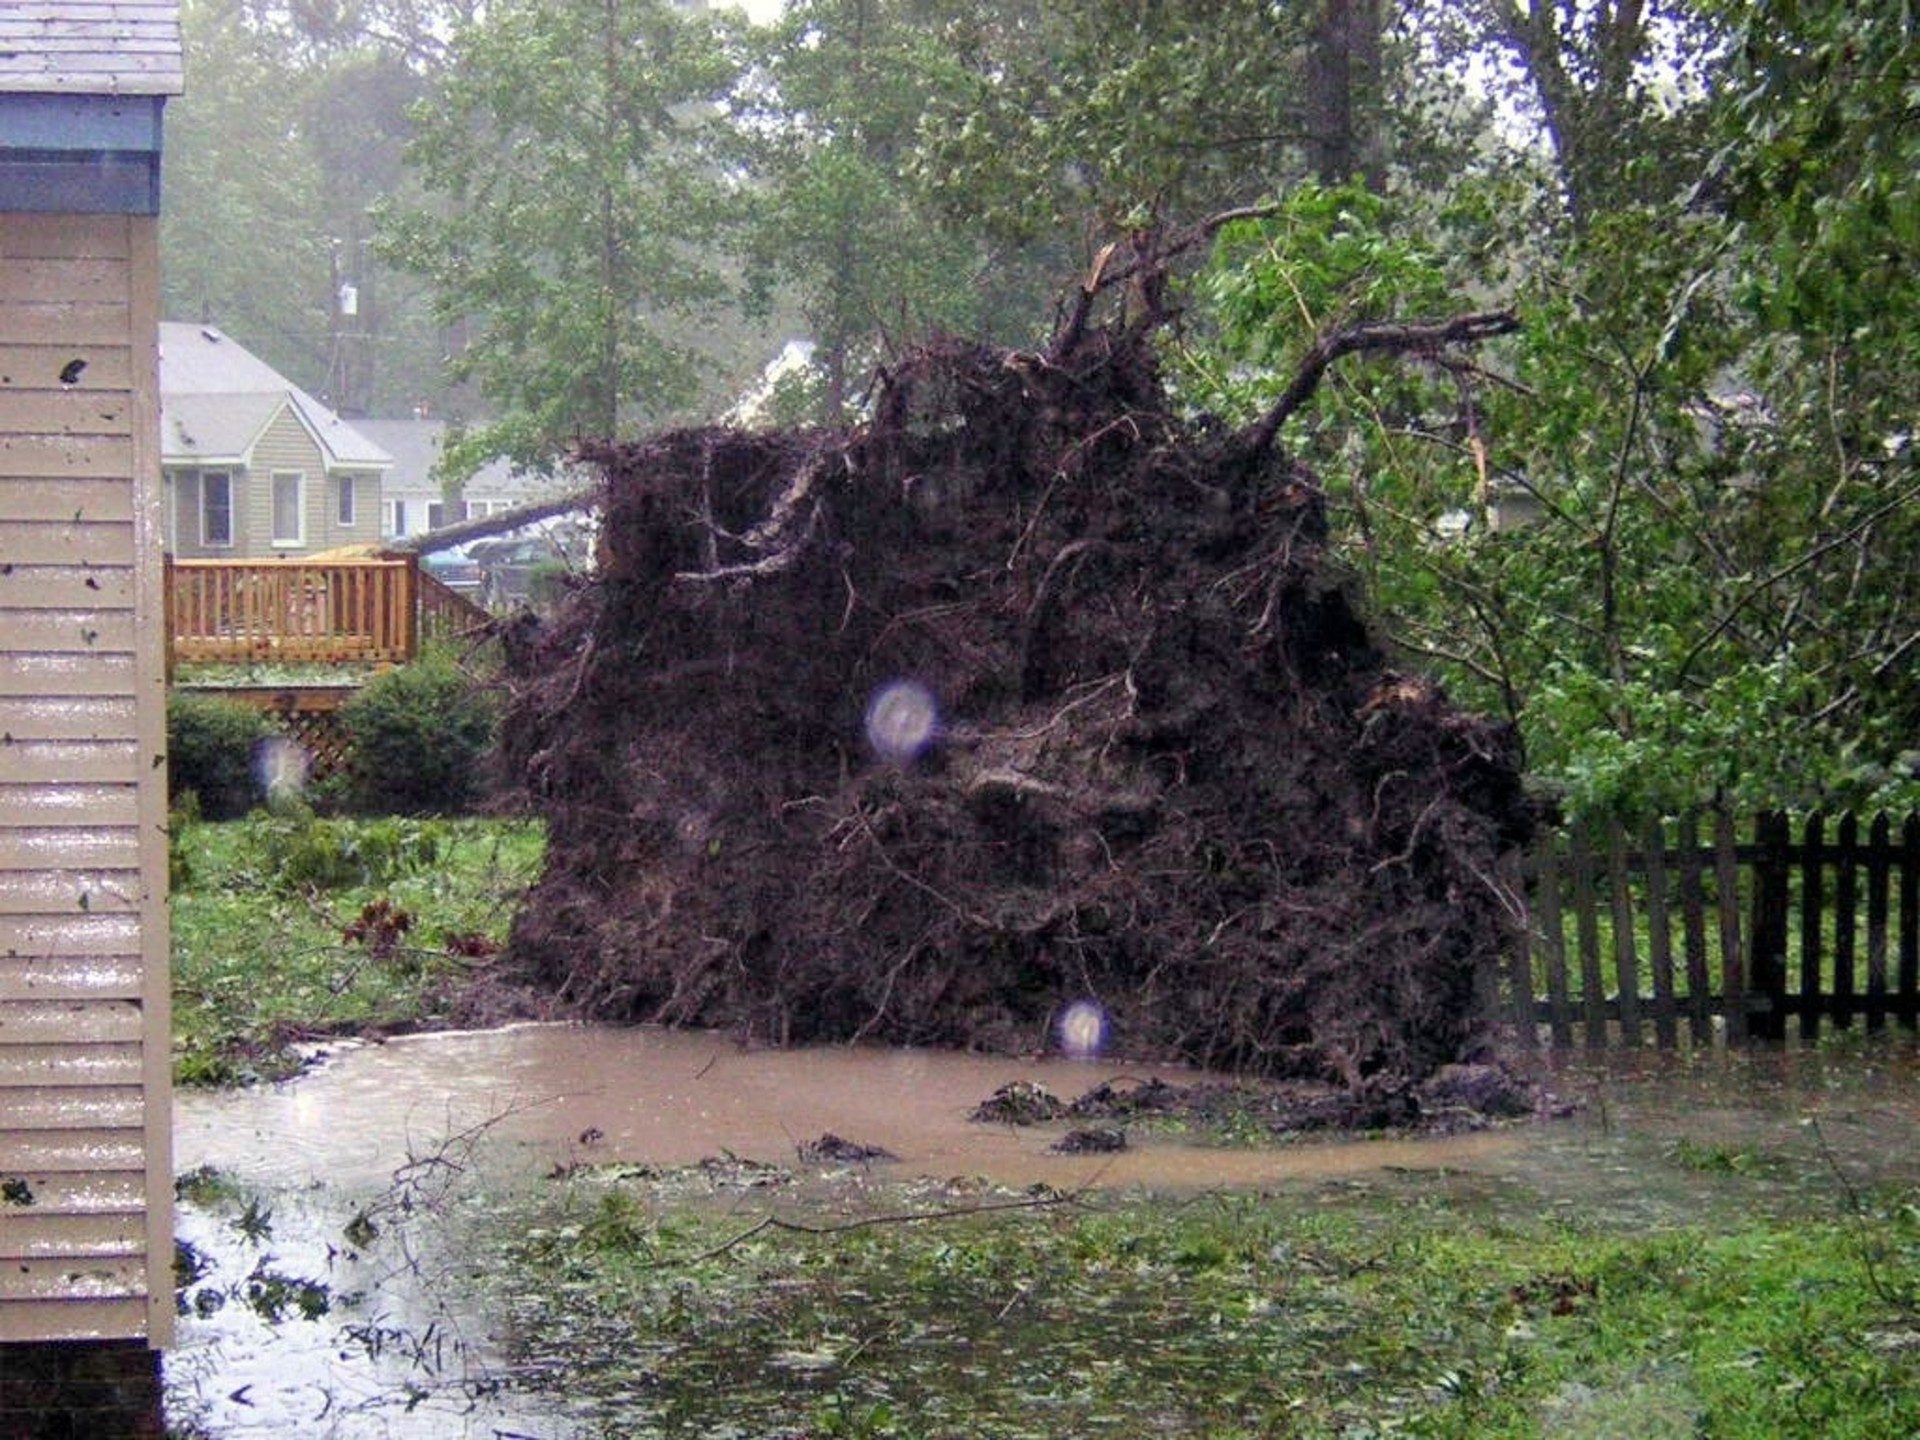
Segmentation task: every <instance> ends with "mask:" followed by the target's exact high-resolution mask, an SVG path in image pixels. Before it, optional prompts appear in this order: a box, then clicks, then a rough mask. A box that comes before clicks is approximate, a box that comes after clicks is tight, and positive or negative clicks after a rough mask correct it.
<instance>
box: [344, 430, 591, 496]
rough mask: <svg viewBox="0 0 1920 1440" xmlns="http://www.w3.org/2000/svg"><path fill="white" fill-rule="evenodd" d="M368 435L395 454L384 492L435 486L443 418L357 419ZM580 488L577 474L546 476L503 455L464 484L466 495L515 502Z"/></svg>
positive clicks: (444, 432)
mask: <svg viewBox="0 0 1920 1440" xmlns="http://www.w3.org/2000/svg"><path fill="white" fill-rule="evenodd" d="M353 423H354V425H355V426H356V427H358V429H359V430H360V432H361V433H362V434H364V435H365V436H366V437H367V438H368V439H369V440H372V441H373V442H374V443H375V444H377V445H379V446H380V447H381V448H382V449H384V450H385V451H386V452H387V453H388V454H389V455H391V456H392V457H393V470H392V473H391V474H389V475H388V477H387V489H388V493H390V494H391V493H394V492H396V491H400V490H415V491H426V490H432V491H436V492H437V491H438V490H439V489H440V482H439V481H438V480H436V479H434V478H433V467H434V466H435V465H436V464H438V463H439V460H440V450H441V447H442V445H443V444H444V443H445V441H446V434H447V426H446V422H445V421H442V420H356V421H354V422H353ZM569 487H571V488H574V489H578V488H579V477H577V476H567V475H565V474H562V475H560V476H547V475H538V474H529V473H526V472H524V471H518V470H515V469H514V468H513V466H512V465H511V464H510V463H509V462H507V461H506V460H500V459H495V460H489V461H488V462H487V463H486V464H484V465H482V466H481V467H480V468H479V469H478V470H477V471H475V472H474V473H473V474H472V475H471V476H469V477H468V478H467V481H466V483H465V485H464V486H463V487H462V489H463V493H464V494H465V495H466V497H467V498H468V499H469V500H482V499H505V500H511V501H513V502H515V503H519V502H522V501H528V500H536V499H543V498H545V497H546V496H548V495H552V494H556V493H558V492H560V491H562V490H565V489H567V488H569Z"/></svg>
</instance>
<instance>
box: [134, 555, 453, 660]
mask: <svg viewBox="0 0 1920 1440" xmlns="http://www.w3.org/2000/svg"><path fill="white" fill-rule="evenodd" d="M166 599H167V634H168V653H167V662H168V673H169V674H171V673H172V672H173V668H174V667H175V666H177V665H181V664H245V663H249V662H256V663H257V662H260V661H274V662H279V663H285V664H307V665H366V664H376V665H377V664H390V665H398V664H405V663H406V662H407V661H409V660H412V659H413V658H414V657H415V656H416V655H418V654H419V652H420V642H421V640H422V638H423V637H432V636H434V635H438V634H448V633H459V632H460V631H463V630H468V629H473V628H476V627H478V626H481V625H484V624H486V623H487V620H488V618H489V617H488V615H487V612H486V611H484V610H482V609H481V608H480V607H479V606H477V605H475V604H473V603H472V602H471V601H469V600H467V599H466V598H465V597H464V596H462V595H459V594H456V593H455V592H454V591H452V590H450V589H448V588H447V587H446V586H445V585H442V584H441V583H440V582H439V581H437V580H435V579H434V578H433V577H432V576H431V575H428V574H426V573H424V572H423V571H422V570H421V568H420V561H419V557H418V556H415V555H402V554H393V555H379V556H367V557H356V558H353V559H345V560H176V559H171V558H169V559H168V561H167V567H166Z"/></svg>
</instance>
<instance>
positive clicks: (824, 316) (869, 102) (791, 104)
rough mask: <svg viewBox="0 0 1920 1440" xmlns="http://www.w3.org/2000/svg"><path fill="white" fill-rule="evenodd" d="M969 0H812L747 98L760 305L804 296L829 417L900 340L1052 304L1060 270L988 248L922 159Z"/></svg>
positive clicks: (785, 27)
mask: <svg viewBox="0 0 1920 1440" xmlns="http://www.w3.org/2000/svg"><path fill="white" fill-rule="evenodd" d="M962 8H963V7H958V6H954V5H951V4H938V3H934V4H929V3H925V0H918V3H916V0H799V3H796V4H794V5H792V6H790V7H789V9H788V10H787V12H786V15H785V16H784V18H783V19H782V21H781V23H780V24H779V25H777V26H775V27H773V28H772V29H770V30H768V31H767V32H765V33H764V36H763V50H762V61H761V65H760V67H759V70H758V75H759V80H760V83H759V85H758V86H757V88H756V89H754V90H753V91H752V92H751V93H750V95H749V97H748V104H749V105H750V107H751V108H750V111H749V119H750V122H751V129H752V131H753V133H754V134H755V135H756V136H757V138H758V142H759V143H758V144H757V146H756V147H755V148H756V158H757V164H756V179H757V185H756V188H755V192H754V206H753V211H754V225H753V230H752V234H751V238H750V240H749V242H748V255H749V260H750V270H749V275H750V278H751V279H752V281H753V284H754V288H755V291H756V293H757V294H758V295H759V296H760V299H761V303H762V304H765V303H767V301H768V299H769V298H770V297H773V296H776V295H785V296H787V297H789V298H790V299H791V300H792V301H793V303H795V304H796V305H797V308H798V310H799V313H800V315H801V316H802V317H803V318H804V320H805V322H806V324H807V326H808V330H809V332H810V333H811V335H812V337H813V339H814V340H815V342H816V343H817V346H818V349H817V351H816V356H815V365H816V367H817V369H818V370H819V371H820V372H821V377H822V382H823V383H822V397H821V403H820V411H821V418H822V419H825V420H828V421H838V420H840V419H842V418H844V416H845V414H846V411H847V408H848V399H849V395H848V391H849V388H850V385H851V381H852V377H853V373H854V372H855V371H856V370H857V369H859V368H863V367H864V365H865V364H867V363H871V362H872V361H873V360H876V359H879V358H881V357H882V356H884V355H885V354H886V353H888V351H889V350H890V349H891V347H892V346H894V345H895V344H897V343H898V342H900V341H902V340H903V339H907V338H914V339H917V338H919V337H921V336H924V335H925V334H927V333H928V332H930V331H935V330H946V331H955V332H963V333H982V332H987V333H992V332H998V333H1001V334H1003V335H1007V336H1008V338H1014V336H1015V335H1017V336H1018V337H1019V338H1021V339H1024V338H1026V336H1027V334H1028V333H1029V332H1030V330H1031V328H1032V327H1033V326H1034V324H1035V317H1036V315H1038V314H1042V313H1044V308H1043V307H1044V300H1045V297H1046V295H1047V292H1048V288H1049V279H1048V278H1042V274H1041V273H1040V272H1039V267H1038V266H1037V265H1036V264H1035V263H1034V259H1035V257H1034V256H1033V255H1031V254H1030V253H1028V251H1027V250H1026V249H1024V248H1019V247H1008V246H1001V247H997V248H989V247H988V246H987V245H986V244H985V243H984V242H983V238H982V234H981V227H980V226H978V225H976V224H970V223H967V221H966V220H965V219H964V218H957V217H955V216H953V215H951V214H949V213H945V212H943V211H942V210H941V209H940V208H939V207H938V206H936V205H935V204H933V203H932V202H931V199H930V197H929V196H928V195H927V193H926V189H925V187H924V186H922V185H919V184H917V183H916V182H915V180H914V177H913V176H912V174H911V173H910V168H909V161H910V159H911V157H912V155H913V153H914V149H915V145H916V143H917V140H918V136H919V134H920V131H921V128H922V126H923V124H924V123H925V121H926V117H927V113H928V110H929V106H930V104H931V103H932V102H933V98H934V97H936V96H938V95H939V94H940V93H942V91H943V89H944V88H946V87H948V86H949V85H950V84H951V83H952V80H953V75H954V71H955V64H954V59H953V47H954V44H955V39H956V33H957V32H956V30H955V29H954V26H955V25H956V24H958V23H960V22H959V21H958V20H957V19H956V15H957V13H958V12H959V11H960V10H961V9H962ZM1010 332H1011V333H1010Z"/></svg>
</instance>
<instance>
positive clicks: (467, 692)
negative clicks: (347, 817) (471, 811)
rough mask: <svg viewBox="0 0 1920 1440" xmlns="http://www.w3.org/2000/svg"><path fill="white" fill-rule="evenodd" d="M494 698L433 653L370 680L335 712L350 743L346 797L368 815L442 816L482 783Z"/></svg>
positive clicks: (467, 801) (463, 803)
mask: <svg viewBox="0 0 1920 1440" xmlns="http://www.w3.org/2000/svg"><path fill="white" fill-rule="evenodd" d="M494 722H495V707H494V703H493V697H492V695H491V694H489V693H488V692H487V690H486V689H484V688H483V687H482V686H481V685H480V684H478V683H477V682H475V681H474V680H473V679H472V678H471V677H470V676H468V675H467V674H466V673H465V672H463V671H462V670H461V669H460V668H459V667H458V666H457V665H455V664H453V662H452V661H450V660H448V659H445V658H443V657H440V656H436V655H428V656H427V657H425V658H423V659H421V660H418V661H416V662H415V663H414V664H412V665H403V666H401V667H399V668H398V669H394V670H389V671H387V672H386V673H385V674H383V675H380V676H377V677H376V678H375V679H373V680H372V681H370V682H369V683H368V685H367V686H366V688H365V689H363V690H362V691H361V692H360V693H359V694H358V695H356V696H354V698H353V699H352V700H350V701H348V702H347V704H346V705H345V706H344V707H342V709H341V711H340V725H341V728H342V729H343V730H344V731H345V732H346V736H347V740H348V743H349V746H350V759H349V761H348V767H347V780H346V796H347V800H348V803H349V804H350V805H351V806H352V807H353V808H354V809H356V810H360V811H362V812H364V813H370V814H408V815H413V814H447V813H450V812H454V811H459V810H463V809H465V808H467V807H468V806H469V805H471V804H472V802H473V801H474V800H475V799H476V798H478V796H479V795H480V793H481V791H482V789H483V788H484V787H483V785H482V774H483V766H484V765H485V763H486V757H487V752H488V750H489V749H490V747H491V746H492V743H493V729H494Z"/></svg>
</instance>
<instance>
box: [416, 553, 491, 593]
mask: <svg viewBox="0 0 1920 1440" xmlns="http://www.w3.org/2000/svg"><path fill="white" fill-rule="evenodd" d="M480 543H485V542H480ZM475 548H476V547H475V546H473V545H453V546H450V547H448V548H447V549H445V550H435V551H432V552H430V553H429V554H426V555H422V556H421V557H420V567H421V568H422V569H423V570H425V571H426V572H427V574H429V575H431V576H432V577H433V578H434V579H436V580H438V581H439V582H440V583H441V584H442V585H445V586H446V587H447V588H448V589H449V590H458V591H459V592H460V593H461V594H462V595H467V596H471V597H476V598H477V597H478V596H479V594H480V591H481V589H482V587H483V586H484V585H485V584H486V579H487V572H486V570H485V569H484V568H482V566H481V563H480V559H479V557H478V556H477V555H475V554H474V553H473V552H474V550H475Z"/></svg>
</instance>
